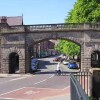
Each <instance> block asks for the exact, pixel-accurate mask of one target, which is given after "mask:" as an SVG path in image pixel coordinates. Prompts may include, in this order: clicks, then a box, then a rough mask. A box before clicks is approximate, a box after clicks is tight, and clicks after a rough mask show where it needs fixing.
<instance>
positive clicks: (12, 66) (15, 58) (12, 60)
mask: <svg viewBox="0 0 100 100" xmlns="http://www.w3.org/2000/svg"><path fill="white" fill-rule="evenodd" d="M18 71H19V55H18V54H17V53H16V52H12V53H10V54H9V73H10V74H13V73H17V72H18Z"/></svg>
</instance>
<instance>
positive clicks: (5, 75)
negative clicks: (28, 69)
mask: <svg viewBox="0 0 100 100" xmlns="http://www.w3.org/2000/svg"><path fill="white" fill-rule="evenodd" d="M31 75H32V74H3V73H0V78H3V77H22V76H31Z"/></svg>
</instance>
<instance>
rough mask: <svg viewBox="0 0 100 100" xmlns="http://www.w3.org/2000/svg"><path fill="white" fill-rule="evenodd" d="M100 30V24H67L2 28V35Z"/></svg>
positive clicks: (0, 31) (0, 28)
mask: <svg viewBox="0 0 100 100" xmlns="http://www.w3.org/2000/svg"><path fill="white" fill-rule="evenodd" d="M87 29H98V30H100V23H66V24H64V23H63V24H37V25H21V26H9V27H0V33H13V32H25V31H28V32H34V31H59V30H62V31H63V30H87Z"/></svg>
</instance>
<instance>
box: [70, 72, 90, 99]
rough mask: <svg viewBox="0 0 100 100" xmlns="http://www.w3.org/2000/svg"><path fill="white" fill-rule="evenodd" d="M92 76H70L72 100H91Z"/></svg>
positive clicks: (83, 73) (84, 74)
mask: <svg viewBox="0 0 100 100" xmlns="http://www.w3.org/2000/svg"><path fill="white" fill-rule="evenodd" d="M90 80H91V74H90V73H89V72H78V73H73V74H70V85H71V100H89V96H90V95H91V93H90V87H91V86H90V84H89V83H90Z"/></svg>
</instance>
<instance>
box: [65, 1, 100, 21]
mask: <svg viewBox="0 0 100 100" xmlns="http://www.w3.org/2000/svg"><path fill="white" fill-rule="evenodd" d="M69 22H70V23H90V22H100V0H77V2H76V3H75V4H74V8H73V9H72V10H71V11H70V12H69V14H68V16H67V18H66V19H65V23H69Z"/></svg>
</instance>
